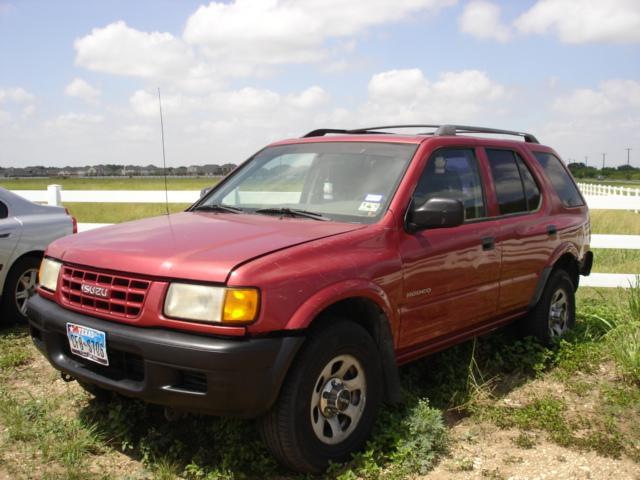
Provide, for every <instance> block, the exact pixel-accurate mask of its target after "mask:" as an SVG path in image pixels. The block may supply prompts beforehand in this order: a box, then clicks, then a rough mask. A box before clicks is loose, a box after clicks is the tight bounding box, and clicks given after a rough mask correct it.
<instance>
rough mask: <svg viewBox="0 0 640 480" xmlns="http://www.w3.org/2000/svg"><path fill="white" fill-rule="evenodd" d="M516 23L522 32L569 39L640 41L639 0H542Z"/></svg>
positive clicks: (613, 41)
mask: <svg viewBox="0 0 640 480" xmlns="http://www.w3.org/2000/svg"><path fill="white" fill-rule="evenodd" d="M515 26H516V28H518V30H520V31H521V32H522V33H537V34H543V33H547V32H549V31H551V32H553V33H555V34H556V35H557V36H558V37H559V38H560V40H562V41H563V42H566V43H588V42H607V43H637V42H640V2H638V0H606V1H603V0H581V1H575V0H538V1H537V3H536V4H535V5H534V6H533V7H531V8H530V9H529V10H528V11H526V12H525V13H524V14H522V15H521V16H520V17H519V18H518V19H517V20H516V21H515Z"/></svg>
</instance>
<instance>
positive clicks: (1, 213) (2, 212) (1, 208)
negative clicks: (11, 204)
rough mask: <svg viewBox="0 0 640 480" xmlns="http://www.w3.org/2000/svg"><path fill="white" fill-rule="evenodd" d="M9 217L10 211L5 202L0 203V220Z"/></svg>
mask: <svg viewBox="0 0 640 480" xmlns="http://www.w3.org/2000/svg"><path fill="white" fill-rule="evenodd" d="M8 216H9V209H8V208H7V205H6V204H5V203H4V202H0V220H1V219H3V218H7V217H8Z"/></svg>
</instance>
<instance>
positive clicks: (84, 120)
mask: <svg viewBox="0 0 640 480" xmlns="http://www.w3.org/2000/svg"><path fill="white" fill-rule="evenodd" d="M103 120H104V117H103V116H102V115H94V114H89V113H75V112H69V113H64V114H62V115H59V116H57V117H56V118H55V119H54V120H53V121H52V122H50V124H52V125H57V126H65V125H71V124H96V123H101V122H102V121H103Z"/></svg>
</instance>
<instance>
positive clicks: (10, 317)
mask: <svg viewBox="0 0 640 480" xmlns="http://www.w3.org/2000/svg"><path fill="white" fill-rule="evenodd" d="M41 261H42V259H41V258H40V257H35V256H29V257H23V258H21V259H19V260H18V261H16V262H15V263H14V264H13V266H12V267H11V270H10V271H9V274H8V275H7V278H6V280H5V284H4V290H3V292H2V305H1V311H2V318H3V319H6V320H7V321H8V322H26V321H27V300H28V299H29V298H30V297H31V296H32V295H34V294H35V293H36V287H37V284H38V268H39V267H40V262H41Z"/></svg>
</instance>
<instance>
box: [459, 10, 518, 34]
mask: <svg viewBox="0 0 640 480" xmlns="http://www.w3.org/2000/svg"><path fill="white" fill-rule="evenodd" d="M459 24H460V29H461V30H462V31H463V32H464V33H468V34H469V35H472V36H474V37H477V38H481V39H488V40H497V41H499V42H506V41H507V40H509V37H510V35H511V32H510V29H509V27H507V26H506V25H503V24H502V22H501V21H500V7H499V6H498V5H496V4H494V3H491V2H488V1H486V0H473V1H471V2H469V3H468V4H467V6H466V7H465V8H464V10H463V12H462V15H461V16H460V20H459Z"/></svg>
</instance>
